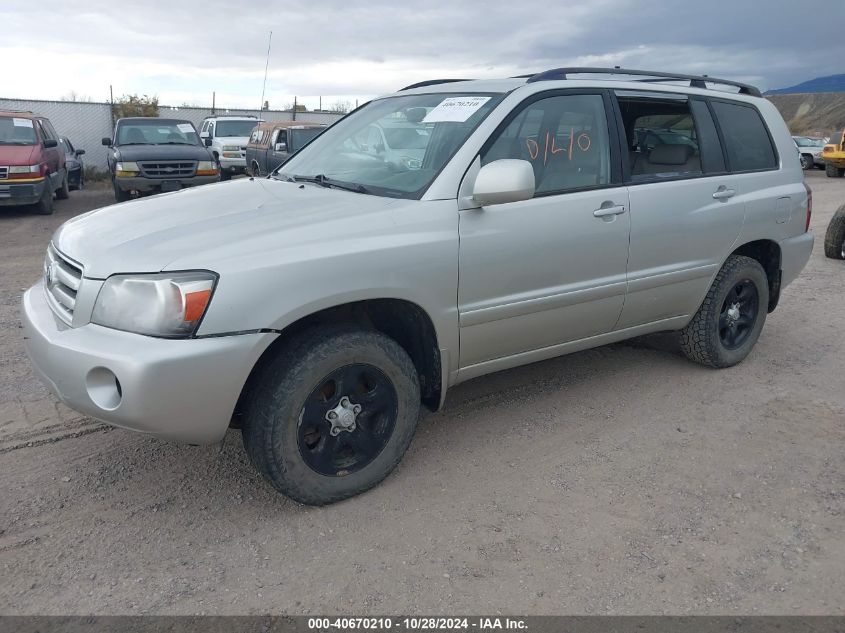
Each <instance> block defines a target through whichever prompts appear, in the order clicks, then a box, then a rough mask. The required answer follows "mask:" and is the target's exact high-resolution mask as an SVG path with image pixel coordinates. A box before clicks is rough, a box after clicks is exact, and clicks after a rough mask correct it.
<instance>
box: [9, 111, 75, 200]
mask: <svg viewBox="0 0 845 633" xmlns="http://www.w3.org/2000/svg"><path fill="white" fill-rule="evenodd" d="M58 144H59V135H58V134H56V130H55V129H54V128H53V125H52V123H50V121H49V119H47V118H46V117H43V116H40V115H38V114H34V113H32V112H21V111H16V110H0V206H20V205H29V204H32V205H35V206H34V208H35V210H36V212H37V213H40V214H42V215H50V214H52V213H53V194H54V193H55V194H56V197H57V198H59V199H60V200H64V199H66V198H67V197H68V195H69V194H68V192H69V187H68V174H67V167H66V166H65V155H64V152H62V151H60V149H59V147H58Z"/></svg>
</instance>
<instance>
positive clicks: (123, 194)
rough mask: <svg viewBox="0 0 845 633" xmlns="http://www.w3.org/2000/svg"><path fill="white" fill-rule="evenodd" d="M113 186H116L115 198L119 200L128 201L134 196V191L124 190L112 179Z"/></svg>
mask: <svg viewBox="0 0 845 633" xmlns="http://www.w3.org/2000/svg"><path fill="white" fill-rule="evenodd" d="M112 186H113V187H114V199H115V200H116V201H117V202H126V201H127V200H129V199H130V198H131V197H132V192H130V191H124V190H123V189H121V188H120V187H118V186H117V183H116V182H115V181H112Z"/></svg>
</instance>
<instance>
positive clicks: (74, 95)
mask: <svg viewBox="0 0 845 633" xmlns="http://www.w3.org/2000/svg"><path fill="white" fill-rule="evenodd" d="M59 101H79V102H81V103H91V102H92V101H94V100H93V99H92V98H91V97H89V96H88V95H83V94H79V93H78V92H77V91H76V90H71V91H70V92H68V93H67V94H66V95H63V96H61V97H59Z"/></svg>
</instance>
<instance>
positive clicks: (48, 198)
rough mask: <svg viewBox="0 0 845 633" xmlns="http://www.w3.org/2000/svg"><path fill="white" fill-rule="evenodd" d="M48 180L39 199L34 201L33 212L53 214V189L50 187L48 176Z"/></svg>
mask: <svg viewBox="0 0 845 633" xmlns="http://www.w3.org/2000/svg"><path fill="white" fill-rule="evenodd" d="M47 178H48V182H47V184H46V186H45V187H44V193H43V194H41V200H39V201H38V202H36V203H35V212H36V213H37V214H38V215H53V189H52V188H51V187H50V183H49V178H50V177H49V176H47Z"/></svg>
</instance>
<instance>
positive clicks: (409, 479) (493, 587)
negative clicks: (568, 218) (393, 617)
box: [0, 172, 845, 615]
mask: <svg viewBox="0 0 845 633" xmlns="http://www.w3.org/2000/svg"><path fill="white" fill-rule="evenodd" d="M808 180H809V181H810V182H811V185H812V187H813V189H814V192H815V213H814V217H813V229H814V231H815V233H816V247H815V250H814V253H813V256H812V259H811V260H810V263H809V264H808V266H807V268H806V269H805V271H804V272H803V273H802V275H801V277H800V278H799V279H798V280H797V281H796V282H795V283H794V284H793V285H792V286H790V287H789V288H787V289H786V291H785V294H784V296H783V298H782V300H781V304H780V307H779V308H778V309H777V311H775V312H774V314H772V315H770V317H769V320H768V321H767V324H766V327H765V329H764V330H763V334H762V336H761V338H760V341H759V343H758V344H757V347H756V349H755V350H754V351H753V352H752V354H751V356H750V357H749V358H748V359H747V360H746V361H745V362H744V363H742V364H741V365H740V366H738V367H734V368H731V369H727V370H722V371H713V370H709V369H705V368H702V367H699V366H697V365H694V364H692V363H690V362H688V361H687V360H685V359H684V358H683V357H682V356H681V355H680V353H679V351H678V346H677V341H676V338H675V336H674V335H659V336H651V337H646V338H641V339H636V340H634V341H630V342H627V343H624V344H619V345H612V346H609V347H604V348H600V349H596V350H591V351H587V352H582V353H578V354H573V355H570V356H567V357H563V358H559V359H555V360H551V361H547V362H543V363H538V364H534V365H531V366H528V367H523V368H519V369H515V370H511V371H506V372H502V373H499V374H496V375H493V376H490V377H487V378H482V379H478V380H475V381H472V382H470V383H466V384H464V385H461V386H459V387H458V388H456V389H454V390H453V391H452V392H450V395H449V398H448V402H447V406H446V408H445V410H443V411H442V412H440V413H438V414H434V415H431V414H430V415H427V416H426V417H425V418H424V419H423V421H422V423H421V425H420V429H419V431H418V433H417V437H416V438H415V440H414V442H413V444H412V446H411V448H410V450H409V452H408V454H407V456H406V458H405V460H404V462H403V463H402V465H401V466H400V467H399V469H398V470H397V472H395V473H394V474H393V475H392V476H391V477H389V478H388V479H387V480H386V481H385V482H384V483H383V484H382V485H380V486H379V487H378V488H376V489H375V490H373V491H371V492H370V493H368V494H365V495H363V496H360V497H357V498H355V499H351V500H348V501H345V502H342V503H339V504H336V505H334V506H331V507H326V508H309V507H303V506H299V505H297V504H295V503H293V502H291V501H288V500H286V499H285V498H283V497H280V496H278V495H276V494H275V493H274V492H273V490H272V489H271V488H270V487H269V485H267V484H266V483H264V482H263V480H261V479H260V478H259V477H258V476H257V475H256V474H255V473H254V471H253V470H252V468H251V467H250V466H249V464H248V463H247V460H246V457H245V455H244V452H243V449H242V447H241V442H240V435H239V433H238V432H237V431H230V432H229V434H228V436H227V438H226V440H225V442H224V443H223V444H222V445H218V446H213V447H202V448H192V447H187V446H176V445H171V444H168V443H165V442H162V441H158V440H155V439H151V438H147V437H143V436H140V435H136V434H133V433H131V432H128V431H122V430H113V429H111V428H108V427H105V426H102V425H100V424H98V423H96V422H94V421H93V420H91V419H89V418H86V417H84V416H81V415H79V414H77V413H74V412H72V411H70V410H68V409H67V408H65V407H64V406H62V405H60V404H58V403H56V401H55V400H54V399H53V398H52V397H51V396H50V395H49V394H48V392H47V391H46V390H45V389H44V388H43V387H42V386H41V385H40V383H38V381H37V380H36V378H35V377H34V375H33V373H32V371H31V369H30V367H29V364H28V361H27V360H26V358H25V355H24V351H23V345H22V336H21V330H20V325H19V316H18V306H19V302H20V297H21V293H22V290H23V289H24V288H25V287H27V286H28V285H30V284H31V283H32V282H33V281H34V280H35V279H36V278H37V277H38V275H39V271H40V268H41V262H42V258H43V253H44V249H45V247H46V245H47V241H48V239H49V237H50V235H51V233H52V231H53V230H54V229H55V227H57V226H58V225H59V224H60V223H61V222H63V221H64V220H66V219H68V218H69V217H71V216H73V215H75V214H77V213H80V212H83V211H86V210H88V209H91V208H96V207H98V206H101V205H104V204H107V203H108V202H109V201H110V198H111V193H110V191H108V190H105V189H99V190H97V189H89V190H87V191H85V192H82V193H73V194H72V196H71V199H70V200H68V201H59V202H58V203H57V205H56V208H57V212H56V215H55V216H53V217H37V216H32V215H29V214H27V213H26V212H24V211H16V210H11V209H0V253H2V257H0V327H2V335H1V336H0V376H2V379H0V477H1V478H2V480H3V484H4V485H3V488H4V491H3V494H2V496H1V497H0V565H1V566H2V577H3V582H2V583H0V613H4V614H13V613H14V614H36V613H37V614H89V613H93V614H126V613H129V614H133V613H161V614H198V613H210V614H234V613H251V614H256V613H268V612H269V613H351V612H354V613H359V614H363V613H371V614H384V613H401V612H405V613H459V612H463V613H495V612H505V613H535V614H563V613H579V614H588V613H602V614H606V613H610V614H622V613H627V614H644V613H672V614H687V613H696V614H704V613H707V614H716V613H720V614H733V613H766V614H840V615H841V614H845V589H843V588H845V521H843V515H845V503H843V501H845V463H844V462H845V451H843V447H845V441H843V440H845V390H843V378H842V377H843V375H845V353H843V348H845V344H843V336H842V332H843V327H842V318H843V314H845V263H843V262H841V261H833V260H828V259H825V258H824V257H823V255H822V240H821V239H819V238H820V237H821V236H823V234H824V229H825V227H826V226H827V222H828V220H829V218H830V216H831V214H832V212H833V211H834V209H835V208H836V207H837V206H838V205H839V204H841V203H842V202H843V201H845V180H843V179H837V180H833V179H828V178H825V177H824V176H823V175H822V174H821V172H813V173H810V174H808Z"/></svg>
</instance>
